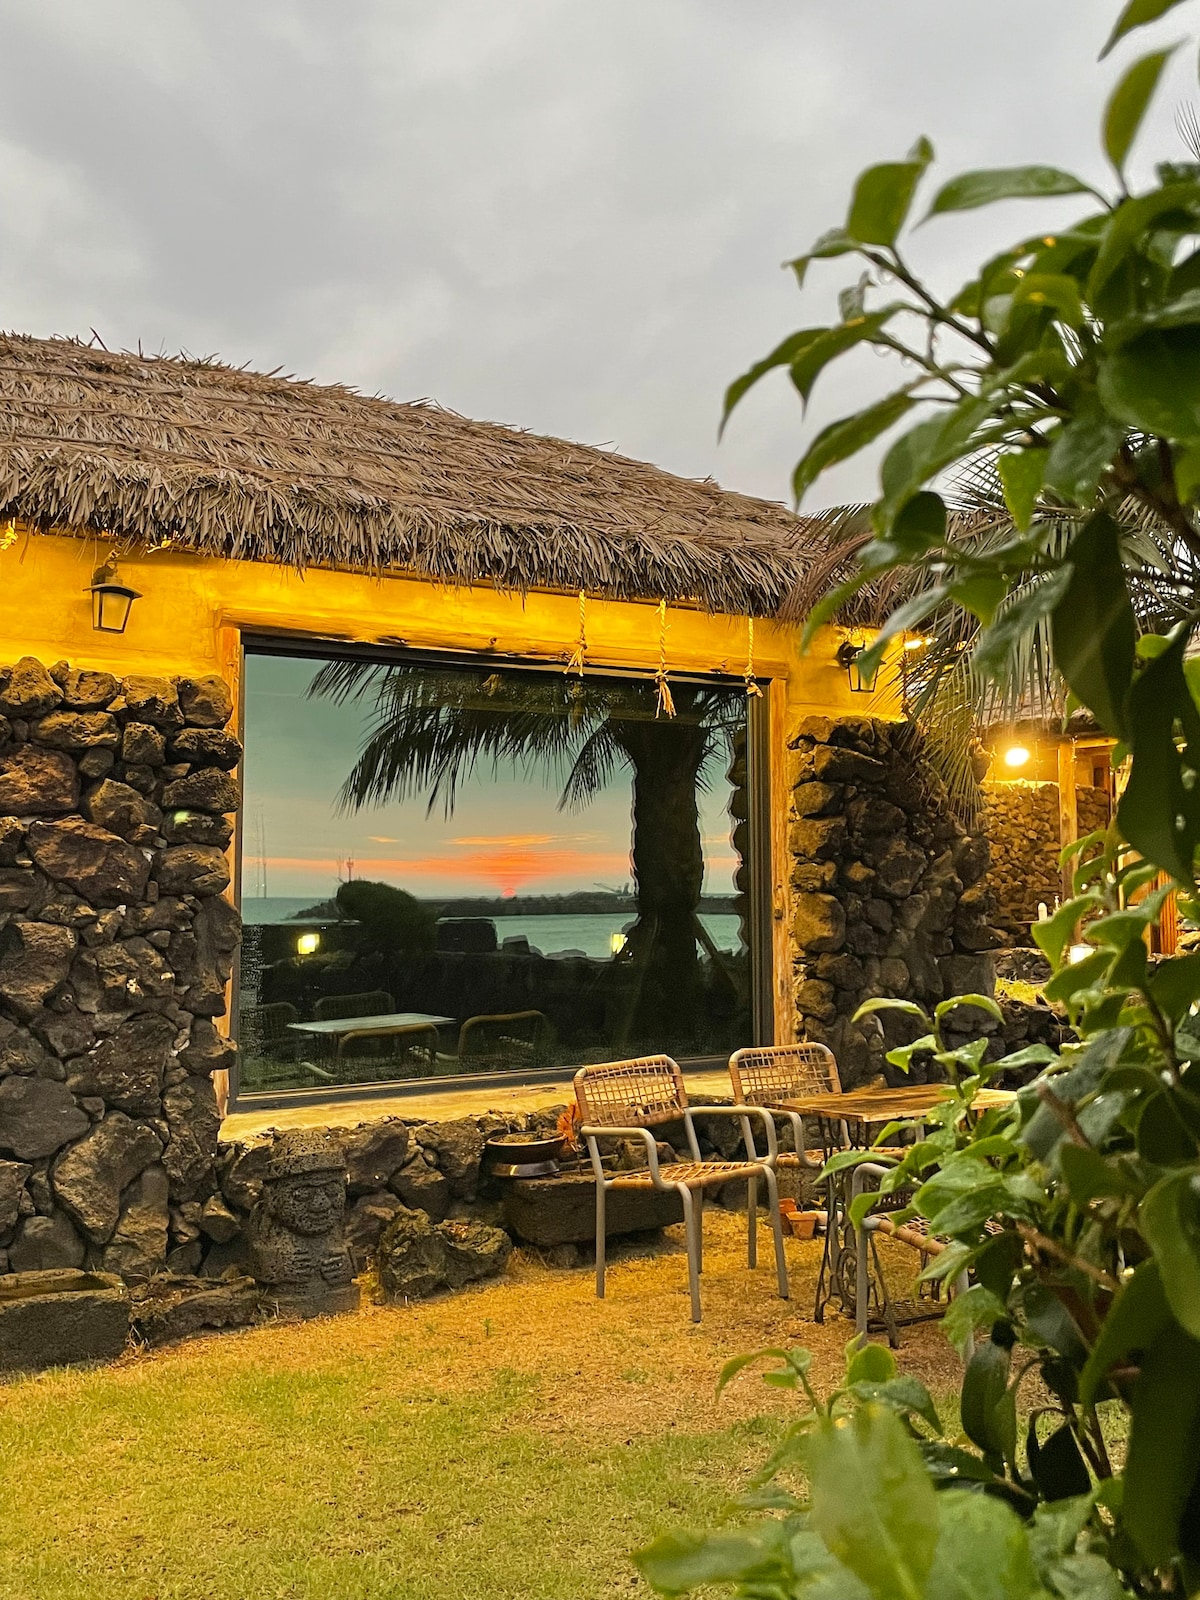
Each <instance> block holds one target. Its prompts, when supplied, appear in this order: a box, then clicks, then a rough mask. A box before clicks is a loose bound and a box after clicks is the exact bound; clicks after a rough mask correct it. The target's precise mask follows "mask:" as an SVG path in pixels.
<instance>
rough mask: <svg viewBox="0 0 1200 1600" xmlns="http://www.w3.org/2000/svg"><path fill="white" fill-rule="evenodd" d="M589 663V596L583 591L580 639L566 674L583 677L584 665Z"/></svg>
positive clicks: (580, 594) (580, 606) (565, 669)
mask: <svg viewBox="0 0 1200 1600" xmlns="http://www.w3.org/2000/svg"><path fill="white" fill-rule="evenodd" d="M586 661H587V595H586V594H585V593H584V591H583V590H582V589H580V591H579V638H578V640H577V641H576V644H575V648H574V650H572V651H571V654H570V655H569V656H568V657H567V664H566V667H565V668H564V669H563V670H564V671H565V672H567V673H568V674H569V673H572V672H574V673H577V674H578V676H579V677H581V678H582V677H583V669H584V664H585V663H586Z"/></svg>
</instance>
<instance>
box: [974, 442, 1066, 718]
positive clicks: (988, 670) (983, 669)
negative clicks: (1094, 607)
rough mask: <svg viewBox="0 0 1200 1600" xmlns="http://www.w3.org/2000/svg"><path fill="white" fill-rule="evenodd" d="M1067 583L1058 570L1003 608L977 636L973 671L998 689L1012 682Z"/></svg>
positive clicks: (1064, 573) (1062, 573) (1061, 568)
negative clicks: (1027, 649) (1024, 655)
mask: <svg viewBox="0 0 1200 1600" xmlns="http://www.w3.org/2000/svg"><path fill="white" fill-rule="evenodd" d="M1042 453H1043V454H1044V452H1042ZM1070 581H1071V572H1070V569H1069V568H1068V567H1059V569H1058V570H1057V571H1056V572H1051V573H1048V574H1047V575H1046V576H1045V577H1044V578H1041V577H1039V578H1036V579H1034V580H1033V581H1032V582H1031V583H1030V584H1029V585H1028V586H1027V587H1026V589H1025V592H1024V593H1023V594H1019V595H1017V596H1016V597H1014V598H1013V599H1011V600H1010V601H1009V603H1008V604H1007V605H1005V606H1002V607H1001V608H1000V610H998V611H997V613H996V615H995V617H994V618H993V619H992V621H991V622H990V623H989V625H988V626H987V627H986V628H984V629H983V630H982V632H981V633H980V635H979V638H978V641H977V643H976V645H975V648H974V650H973V651H972V653H971V665H972V666H973V667H974V669H975V671H976V672H978V673H979V674H980V675H981V676H982V677H984V678H987V679H990V680H991V681H992V682H993V683H995V684H997V685H998V686H1000V687H1003V686H1004V685H1005V684H1007V683H1009V682H1011V681H1012V676H1013V671H1014V668H1016V669H1017V670H1020V663H1021V661H1022V659H1023V658H1022V651H1023V649H1024V648H1025V647H1026V641H1027V640H1028V639H1030V638H1031V637H1036V635H1037V632H1038V630H1039V628H1040V627H1041V625H1042V624H1043V623H1044V622H1045V621H1046V619H1047V618H1048V617H1049V616H1050V615H1051V613H1052V612H1053V611H1054V608H1055V607H1056V606H1057V605H1058V603H1059V601H1060V600H1061V599H1062V597H1063V595H1064V594H1065V593H1066V592H1067V585H1068V583H1070Z"/></svg>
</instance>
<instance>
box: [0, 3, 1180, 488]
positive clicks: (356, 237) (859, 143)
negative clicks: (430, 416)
mask: <svg viewBox="0 0 1200 1600" xmlns="http://www.w3.org/2000/svg"><path fill="white" fill-rule="evenodd" d="M1116 11H1117V6H1116V4H1115V3H1113V4H1110V3H1100V0H1004V3H1003V4H996V3H995V0H990V3H988V0H249V3H247V0H0V48H2V59H3V62H4V93H3V96H2V97H0V321H2V322H3V323H5V324H7V325H9V326H12V327H15V328H19V329H23V330H26V331H30V332H33V333H38V334H52V333H75V334H81V335H83V336H84V337H87V336H88V335H89V332H90V330H91V329H93V328H95V329H96V331H97V332H98V333H99V335H100V336H101V337H102V339H103V340H104V342H105V343H106V344H108V345H109V346H110V347H121V346H124V347H136V346H137V344H138V343H139V341H140V342H141V344H142V346H143V347H144V348H146V349H148V350H163V351H168V352H175V351H178V350H180V349H185V350H188V351H190V352H192V353H194V354H219V355H221V356H222V357H224V358H226V359H227V360H230V361H234V362H238V363H242V362H248V363H250V364H252V365H254V366H256V367H259V368H272V367H276V366H282V367H283V368H284V369H285V370H287V371H290V372H295V373H297V374H300V375H303V376H313V377H316V378H318V379H322V380H327V381H331V380H340V381H343V382H346V383H349V384H353V385H355V386H357V387H358V388H360V389H363V390H366V391H369V392H382V393H384V394H388V395H391V396H393V397H396V398H399V399H409V398H416V397H420V396H431V397H433V398H435V399H437V400H438V401H440V402H441V403H442V404H444V405H446V406H450V407H452V408H454V409H455V410H457V411H461V412H464V413H466V414H468V415H471V416H475V417H480V418H486V419H489V420H496V421H501V422H506V423H514V424H517V425H520V426H524V427H528V428H532V429H535V430H538V431H540V432H546V433H554V434H560V435H564V436H566V437H569V438H574V439H581V440H585V441H588V442H590V443H595V444H611V445H614V446H615V447H617V448H618V449H620V450H622V451H624V452H626V453H628V454H630V455H634V456H639V457H642V458H644V459H647V460H651V461H656V462H658V463H660V464H661V465H663V466H665V467H668V468H670V469H671V470H673V471H676V472H680V473H684V474H687V475H692V476H703V475H705V474H712V475H714V476H716V477H718V478H719V479H721V480H722V481H723V482H724V483H726V484H728V485H730V486H731V487H736V488H741V489H746V490H749V491H751V492H754V493H759V494H764V495H767V496H771V497H773V498H785V497H786V495H787V479H788V470H789V468H790V465H791V463H792V461H793V460H794V459H795V456H796V454H797V451H798V448H799V445H800V442H801V424H800V418H799V414H798V410H797V407H796V405H795V403H794V401H793V400H792V398H791V397H790V395H789V393H788V392H787V390H786V388H785V387H784V386H783V385H782V384H777V385H774V386H772V387H770V388H769V389H767V388H764V390H763V392H762V394H761V395H759V396H757V397H755V398H754V399H753V400H752V401H750V402H747V403H746V405H745V407H744V410H743V412H742V413H740V414H739V417H738V419H737V420H736V422H735V424H734V426H733V427H732V428H731V430H730V432H729V434H728V435H727V438H726V441H725V443H724V444H722V445H721V446H720V447H719V448H718V446H717V443H716V422H717V418H718V414H719V407H720V396H721V393H722V390H723V388H724V386H725V384H726V383H727V382H728V381H729V379H730V378H731V377H733V376H734V375H736V374H737V372H738V371H739V370H741V369H742V368H743V367H744V366H746V365H748V364H749V362H750V361H751V360H753V359H754V358H755V357H757V356H759V355H761V354H762V353H764V351H765V350H766V349H767V348H769V347H770V346H771V345H772V344H773V343H775V342H776V341H777V339H778V338H780V337H781V336H782V335H783V334H785V333H787V332H789V331H790V330H791V329H792V328H793V327H796V326H801V325H804V324H806V323H808V322H811V321H815V320H819V319H820V318H821V316H822V315H823V314H825V313H826V312H827V310H828V308H829V304H830V298H831V291H832V288H833V287H835V286H836V285H837V283H838V281H839V277H840V276H841V274H840V272H839V268H838V266H837V264H834V266H833V267H832V268H826V269H824V271H823V272H822V273H821V274H820V275H819V277H818V278H817V279H816V280H815V283H814V287H813V288H812V289H811V290H810V291H806V293H805V294H804V295H803V296H801V295H800V294H798V292H797V291H796V289H795V287H794V284H793V282H792V281H791V279H790V278H789V276H788V275H787V274H785V273H784V272H782V271H781V270H780V269H779V263H780V262H781V261H782V260H783V259H784V258H785V257H787V256H789V255H794V254H796V253H798V252H799V251H800V250H802V249H803V248H804V247H805V246H806V245H807V244H809V243H810V242H811V240H812V239H813V238H814V237H815V235H816V234H817V233H819V232H820V231H822V230H823V229H824V228H825V227H827V226H829V225H830V224H832V223H835V222H839V221H841V220H842V218H843V216H844V211H845V196H846V193H847V190H848V186H849V184H850V183H851V181H852V179H853V177H854V174H855V173H856V172H857V171H858V169H859V168H860V167H861V166H863V165H865V164H866V163H867V162H869V161H872V160H876V159H887V158H893V157H895V156H898V155H900V154H902V153H903V152H904V151H905V150H906V149H907V147H908V146H909V145H910V144H911V142H912V140H913V138H914V136H916V135H917V134H919V133H926V134H928V135H929V136H930V137H931V138H932V139H933V141H934V143H935V145H936V146H937V149H938V154H939V158H940V162H941V166H942V170H943V171H944V172H945V173H946V174H948V173H949V172H951V171H954V170H956V169H960V168H963V167H974V166H980V165H994V164H1000V163H1003V164H1010V163H1013V162H1017V161H1026V160H1034V159H1037V160H1044V161H1049V162H1053V163H1055V164H1059V165H1065V166H1069V167H1073V168H1075V169H1077V170H1080V171H1082V172H1084V173H1085V174H1086V175H1088V176H1091V177H1093V178H1100V177H1101V176H1102V173H1103V167H1102V164H1101V162H1100V160H1099V158H1098V155H1097V148H1098V146H1097V139H1096V133H1095V128H1096V123H1097V118H1098V114H1099V108H1100V106H1101V104H1102V101H1103V97H1104V93H1105V91H1106V89H1107V87H1108V86H1109V85H1110V84H1111V82H1112V81H1113V78H1114V76H1115V73H1116V71H1117V70H1118V68H1119V66H1120V64H1121V63H1123V62H1124V61H1125V60H1127V59H1128V56H1129V54H1130V53H1131V51H1132V49H1133V48H1134V47H1130V49H1129V50H1126V51H1125V53H1124V54H1123V55H1121V56H1120V57H1119V58H1118V60H1117V61H1116V62H1115V63H1114V62H1108V63H1105V65H1104V66H1102V67H1098V66H1097V65H1096V64H1095V57H1096V54H1097V51H1098V49H1099V46H1100V44H1101V43H1102V40H1103V36H1104V34H1105V33H1106V31H1107V29H1108V26H1109V25H1110V23H1111V20H1112V18H1113V16H1114V15H1115V14H1116ZM1195 12H1196V7H1195V6H1194V5H1188V6H1187V7H1185V8H1183V9H1182V10H1180V11H1179V12H1176V13H1174V14H1173V15H1172V17H1170V18H1168V19H1167V21H1166V23H1165V24H1163V25H1161V26H1160V28H1159V29H1158V30H1157V35H1156V34H1155V33H1153V32H1152V33H1150V34H1148V35H1143V36H1141V37H1142V38H1146V39H1152V38H1155V37H1156V36H1159V37H1167V38H1171V37H1175V36H1180V35H1183V34H1186V32H1187V26H1186V25H1194V24H1195V22H1196V20H1197V18H1196V15H1195ZM1140 42H1141V41H1140V39H1139V44H1140ZM1194 84H1195V76H1194V68H1193V60H1192V59H1190V58H1189V60H1188V61H1187V62H1186V63H1185V62H1184V61H1183V59H1182V58H1181V59H1180V62H1179V65H1178V70H1177V72H1176V74H1175V77H1174V80H1173V81H1172V83H1171V84H1170V85H1169V86H1168V88H1167V91H1166V92H1165V94H1164V95H1163V96H1162V99H1161V102H1160V105H1159V108H1158V111H1157V113H1156V117H1155V120H1154V123H1153V126H1152V128H1151V130H1150V137H1149V139H1148V140H1147V141H1146V146H1145V148H1146V151H1147V154H1148V155H1149V154H1154V155H1179V154H1181V153H1182V152H1181V150H1180V147H1179V142H1178V139H1177V138H1176V136H1175V134H1174V132H1173V129H1172V118H1173V113H1174V108H1175V106H1176V105H1177V104H1178V103H1179V101H1180V100H1181V99H1183V98H1184V97H1185V96H1187V95H1189V94H1190V93H1191V92H1192V89H1193V87H1194ZM1071 209H1072V207H1071V203H1070V202H1067V203H1066V204H1065V207H1064V205H1063V203H1061V202H1053V201H1047V202H1043V203H1041V205H1040V206H1039V207H1032V208H1031V207H1029V206H1025V207H1017V206H1011V205H1010V206H1008V207H1006V208H1003V212H1002V213H997V214H996V220H994V221H993V220H990V219H989V214H985V213H977V214H975V216H974V217H971V218H968V219H967V220H966V221H965V222H959V223H955V222H952V221H947V220H944V219H943V220H939V221H937V222H935V223H933V224H931V225H930V226H929V227H928V228H927V229H926V230H924V232H923V233H922V235H920V239H921V257H922V261H923V264H924V265H925V266H926V268H928V269H930V270H932V271H934V272H936V274H937V275H938V276H939V277H940V278H944V279H945V280H946V281H947V282H949V280H950V279H951V278H954V277H956V276H958V275H959V274H960V271H961V272H962V273H963V274H965V272H966V270H967V268H968V267H969V266H970V264H971V263H972V262H974V261H976V260H978V259H979V256H980V253H981V252H982V250H983V249H984V248H986V246H987V245H988V243H989V242H991V241H993V240H995V241H1002V240H1004V239H1006V238H1008V237H1012V236H1014V235H1015V233H1016V231H1017V230H1018V229H1020V228H1022V227H1023V226H1024V225H1025V224H1026V222H1032V223H1033V225H1034V226H1040V225H1042V224H1043V223H1044V224H1045V225H1047V226H1049V225H1050V224H1051V223H1052V222H1053V221H1060V220H1061V219H1062V218H1063V217H1064V216H1068V215H1070V212H1071ZM1034 219H1037V220H1034ZM884 378H885V375H884V374H883V373H882V372H881V371H880V369H879V363H878V362H877V361H876V360H875V359H874V358H867V359H866V360H865V361H864V362H863V363H860V365H859V366H858V367H857V368H855V369H853V371H851V372H849V373H848V374H847V376H846V377H845V378H844V379H841V380H834V381H832V382H829V383H827V384H826V385H825V387H824V388H823V389H818V391H817V395H816V397H815V400H814V409H813V417H812V421H811V422H810V426H812V425H819V424H820V423H821V422H823V421H827V420H829V419H830V418H831V417H832V416H834V415H839V414H841V412H842V411H844V410H846V409H848V407H849V405H850V404H851V403H852V402H854V401H855V400H858V401H860V402H861V401H862V400H865V399H866V398H867V397H869V396H870V395H871V394H873V393H874V392H876V390H877V386H878V385H879V384H880V383H881V382H883V381H884ZM871 487H872V483H871V475H870V473H869V471H868V470H867V469H866V468H865V467H853V468H849V469H843V470H842V471H841V472H840V473H838V474H836V475H831V477H830V478H829V479H827V480H824V482H823V483H822V484H821V485H819V486H818V488H817V490H816V491H814V494H813V496H812V497H811V498H810V503H813V504H821V503H826V502H829V501H832V500H836V499H846V498H853V497H855V496H861V495H866V494H869V493H870V491H871Z"/></svg>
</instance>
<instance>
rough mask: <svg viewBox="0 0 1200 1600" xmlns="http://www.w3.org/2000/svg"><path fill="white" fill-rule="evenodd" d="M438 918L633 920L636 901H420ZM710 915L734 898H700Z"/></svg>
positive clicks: (324, 904)
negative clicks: (614, 917) (605, 917)
mask: <svg viewBox="0 0 1200 1600" xmlns="http://www.w3.org/2000/svg"><path fill="white" fill-rule="evenodd" d="M421 904H422V905H426V906H429V907H430V908H431V909H432V910H434V911H435V912H436V913H437V915H438V916H439V917H580V916H605V915H609V914H613V915H623V916H629V917H635V916H636V915H637V909H638V908H637V900H636V898H635V897H634V896H633V895H626V894H606V893H604V891H603V890H591V889H582V890H577V891H575V892H574V893H572V894H532V895H510V896H507V897H504V896H499V895H497V896H493V897H491V898H485V897H480V896H469V897H459V898H457V899H451V900H424V899H423V900H422V901H421ZM697 909H698V910H700V911H706V912H707V913H708V914H709V915H710V916H722V915H733V914H735V913H736V912H737V909H738V906H737V899H736V897H735V896H734V895H731V894H708V895H702V896H701V897H700V904H699V906H698V907H697ZM337 915H338V909H337V902H336V901H335V900H332V899H330V900H322V901H319V902H318V903H317V904H315V905H311V906H306V907H305V908H304V909H303V910H301V911H293V912H291V913H290V915H289V918H288V920H289V921H293V922H301V921H312V920H314V919H316V918H321V917H329V918H336V917H337Z"/></svg>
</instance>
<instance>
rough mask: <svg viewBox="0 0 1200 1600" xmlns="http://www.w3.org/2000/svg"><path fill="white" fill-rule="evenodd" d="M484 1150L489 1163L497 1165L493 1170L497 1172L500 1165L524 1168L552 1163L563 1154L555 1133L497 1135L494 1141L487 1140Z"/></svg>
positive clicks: (558, 1137)
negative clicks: (547, 1162)
mask: <svg viewBox="0 0 1200 1600" xmlns="http://www.w3.org/2000/svg"><path fill="white" fill-rule="evenodd" d="M484 1148H485V1151H486V1154H487V1157H488V1160H489V1162H492V1163H497V1165H495V1166H494V1167H493V1170H494V1171H496V1172H499V1171H500V1167H501V1166H502V1165H513V1164H515V1165H519V1166H523V1167H524V1166H529V1165H531V1164H533V1163H540V1162H546V1161H549V1162H551V1163H553V1162H555V1161H557V1160H558V1159H559V1157H560V1156H561V1155H562V1153H563V1141H562V1138H561V1136H560V1135H559V1134H557V1133H551V1134H544V1135H541V1136H538V1135H536V1134H531V1133H510V1134H498V1135H497V1136H496V1137H495V1138H494V1139H489V1140H488V1142H487V1144H486V1146H485V1147H484Z"/></svg>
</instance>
